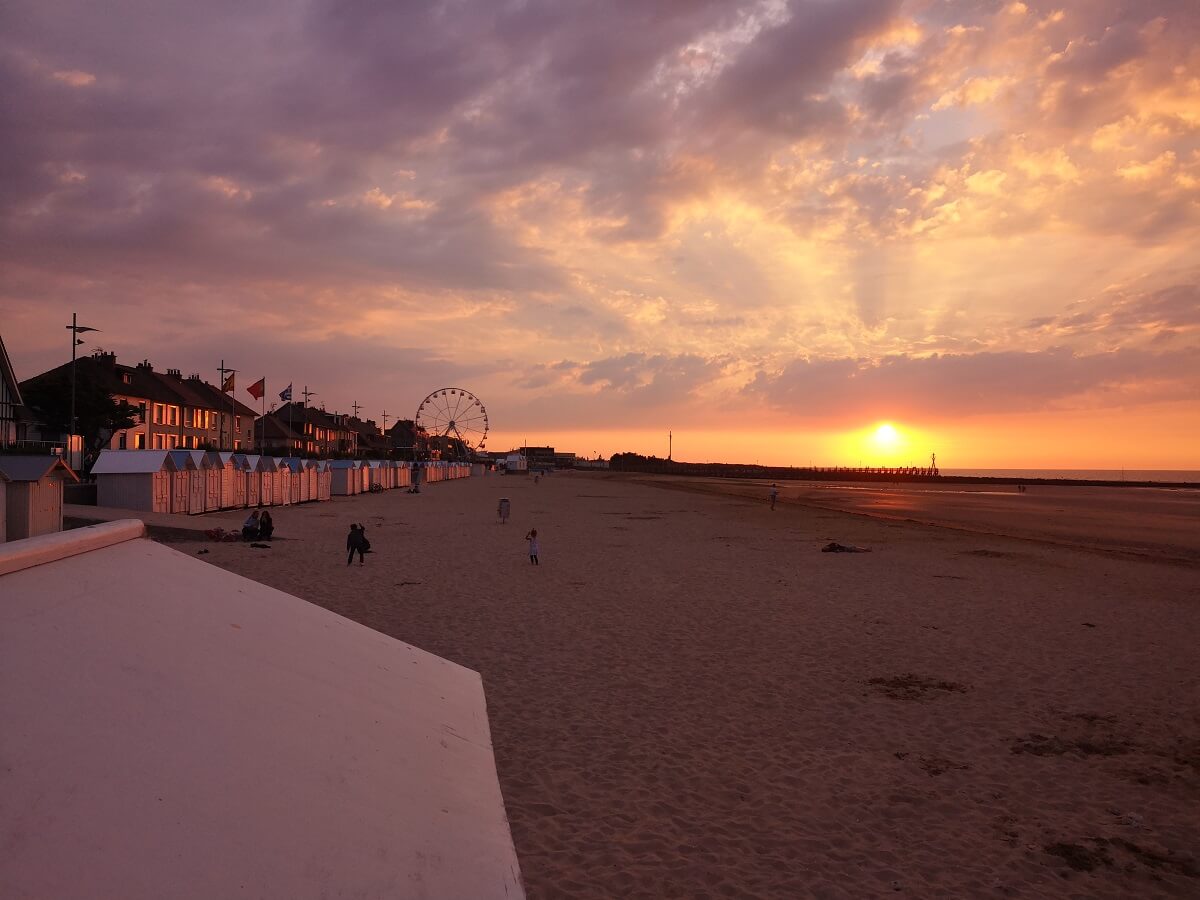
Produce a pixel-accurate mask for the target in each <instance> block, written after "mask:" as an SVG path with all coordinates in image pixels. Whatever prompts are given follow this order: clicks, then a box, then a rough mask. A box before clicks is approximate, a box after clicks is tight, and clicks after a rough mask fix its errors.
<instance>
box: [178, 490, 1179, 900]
mask: <svg viewBox="0 0 1200 900" xmlns="http://www.w3.org/2000/svg"><path fill="white" fill-rule="evenodd" d="M669 481H670V479H664V480H663V482H664V483H653V484H651V483H646V482H647V480H646V479H645V478H644V477H643V478H637V479H635V478H630V477H622V476H614V475H604V474H584V473H570V474H566V473H563V474H556V475H554V476H551V477H548V478H544V479H542V481H541V483H540V484H537V485H535V484H533V482H532V480H531V479H527V478H517V477H508V478H505V477H502V476H488V477H484V478H473V479H468V480H464V481H459V482H448V483H443V484H438V485H432V486H429V487H427V488H426V489H425V490H424V491H423V492H422V494H420V495H419V496H413V495H409V494H405V493H402V492H397V491H393V492H388V493H385V494H382V495H370V496H363V497H356V498H345V499H337V500H335V501H333V502H331V503H324V504H317V505H307V506H303V507H293V508H284V509H281V510H278V511H277V512H276V515H275V520H276V533H277V535H279V537H280V538H281V539H280V540H278V541H276V542H275V543H274V545H273V547H272V549H270V550H255V549H251V548H249V547H248V546H245V545H239V544H212V545H205V546H203V547H201V546H200V545H198V544H195V543H181V544H178V545H177V546H178V548H179V549H181V550H183V551H184V552H188V553H195V552H197V550H199V549H207V550H209V551H210V553H209V554H207V555H205V556H204V557H203V558H205V559H207V560H209V561H211V562H214V563H216V564H217V565H220V566H223V567H225V568H228V569H231V570H233V571H237V572H240V573H242V574H244V575H247V576H248V577H251V578H254V579H256V580H259V581H262V582H264V583H268V584H271V585H274V586H276V587H279V588H282V589H284V590H287V591H290V592H292V593H294V594H297V595H299V596H301V597H305V598H306V599H309V600H311V601H312V602H314V603H318V604H320V605H322V606H325V607H327V608H329V609H332V610H334V611H335V612H338V613H341V614H343V615H346V616H348V617H350V618H352V619H355V620H356V621H359V622H362V623H364V624H366V625H368V626H370V627H372V628H376V629H378V630H380V631H383V632H385V633H387V634H390V635H393V636H395V637H397V638H400V639H402V640H405V641H409V642H411V643H413V644H415V645H417V646H419V647H422V648H424V649H426V650H429V651H431V652H433V653H437V654H439V655H442V656H445V657H448V658H450V659H453V660H455V661H456V662H459V663H462V664H463V665H466V666H469V667H471V668H473V669H476V670H478V671H480V672H481V673H482V675H483V679H484V686H485V690H486V693H487V699H488V707H489V716H490V718H491V727H492V735H493V740H494V743H495V750H496V758H497V764H498V767H499V772H500V781H501V786H502V788H503V791H504V796H505V802H506V805H507V808H508V812H509V817H510V820H511V824H512V830H513V837H514V840H515V842H516V847H517V852H518V854H519V856H520V859H521V865H522V871H523V875H524V878H525V881H526V884H527V886H528V890H529V896H530V897H534V898H557V897H587V898H611V897H646V898H660V897H680V898H683V897H687V898H693V897H695V898H702V897H779V898H791V897H807V896H816V897H847V898H850V897H853V898H860V897H870V896H882V895H885V894H886V895H888V896H913V897H966V896H971V897H1010V896H1028V897H1032V896H1037V897H1114V898H1115V897H1129V896H1139V897H1189V896H1196V895H1197V893H1200V859H1197V848H1198V846H1200V653H1198V652H1197V649H1196V646H1197V642H1196V638H1197V635H1200V599H1198V593H1200V591H1198V586H1200V574H1198V571H1197V569H1196V568H1195V567H1193V566H1190V565H1187V564H1180V563H1174V564H1168V563H1163V562H1158V561H1148V560H1146V559H1139V558H1126V557H1124V556H1122V555H1119V554H1117V553H1113V552H1099V553H1098V552H1095V551H1094V550H1093V551H1086V550H1078V549H1074V548H1070V547H1064V546H1055V545H1051V544H1048V543H1044V542H1032V541H1026V540H1019V539H1015V538H1010V537H1002V536H997V535H988V534H973V533H968V532H965V531H960V530H952V529H947V528H939V527H930V526H925V525H920V524H914V523H909V522H902V521H889V520H883V519H876V518H868V517H864V516H861V515H852V514H849V513H847V512H844V511H836V510H827V509H819V508H813V507H811V506H803V505H800V502H799V500H800V498H799V497H798V496H789V492H788V490H787V488H786V486H785V497H784V502H783V503H781V505H780V507H779V509H777V510H776V511H774V512H771V511H770V510H769V509H768V508H767V504H766V502H765V490H764V489H763V488H762V487H761V485H760V486H752V485H751V486H749V487H751V488H752V490H751V491H750V493H749V494H748V495H747V496H744V497H743V496H731V495H729V494H727V493H696V492H694V490H679V489H678V487H679V485H677V484H676V485H671V484H668V483H665V482H669ZM670 487H674V488H676V489H673V490H672V489H664V488H670ZM726 487H728V485H726ZM745 487H747V485H744V484H738V485H734V486H733V488H734V490H733V493H734V494H737V493H739V492H741V491H742V490H743V489H744V488H745ZM705 490H708V488H705ZM501 496H506V497H509V498H511V500H512V507H513V520H512V522H511V523H510V524H508V525H500V524H499V523H498V520H497V517H496V504H497V500H498V499H499V498H500V497H501ZM1026 498H1033V499H1034V500H1035V501H1036V499H1037V495H1036V494H1035V493H1033V492H1032V491H1031V493H1030V494H1026V495H1023V496H1022V497H1020V498H1019V499H1020V500H1021V501H1024V500H1026ZM1047 500H1049V498H1047ZM894 501H895V498H891V497H884V498H883V499H882V500H880V499H868V500H867V501H866V502H867V503H874V502H884V503H887V504H891V503H893V502H894ZM805 502H811V501H809V500H807V499H806V500H805ZM905 502H910V503H911V502H913V501H911V500H910V499H907V498H906V499H905ZM955 502H960V501H955ZM987 502H989V503H990V502H991V501H990V500H989V501H987ZM891 508H892V507H889V510H890V509H891ZM997 509H998V510H1001V512H996V510H997ZM1003 509H1004V507H1000V506H997V507H995V508H992V507H988V510H989V511H987V512H986V514H984V513H981V514H980V515H981V516H983V518H985V519H986V518H987V517H989V516H997V515H1002V511H1003ZM1021 509H1025V507H1022V508H1021ZM1063 509H1064V510H1065V509H1066V507H1063ZM901 512H904V510H901ZM904 517H907V515H905V516H904ZM1069 518H1070V517H1067V519H1069ZM351 521H363V522H365V523H366V525H367V529H368V535H369V537H370V539H371V541H372V544H373V549H374V551H375V552H373V553H371V554H369V555H368V557H367V564H366V566H365V567H363V568H361V569H360V568H359V567H358V566H357V563H356V564H355V565H354V566H353V567H350V568H347V567H346V565H345V551H344V549H343V548H344V542H345V533H346V530H347V527H348V525H349V523H350V522H351ZM1064 521H1066V519H1064ZM1078 521H1079V523H1080V524H1079V525H1077V526H1073V528H1074V531H1072V532H1071V533H1082V534H1084V535H1085V536H1086V535H1087V533H1088V530H1089V529H1090V528H1091V527H1092V525H1091V524H1089V521H1090V520H1089V519H1088V516H1087V514H1081V518H1079V519H1078ZM531 525H532V526H535V527H537V528H538V530H539V533H540V536H541V565H540V566H538V567H533V566H531V565H530V563H529V559H528V557H527V556H526V545H525V543H524V541H523V540H522V538H523V536H524V534H525V531H526V529H528V528H529V527H530V526H531ZM989 527H990V526H989ZM1114 527H1115V528H1117V529H1118V531H1119V530H1120V529H1126V532H1121V533H1133V534H1137V533H1140V532H1141V531H1142V529H1139V528H1138V527H1137V523H1136V522H1118V523H1116V524H1115V525H1114ZM1010 530H1019V529H1010ZM1106 534H1107V532H1106ZM1102 537H1103V535H1102ZM1115 537H1119V533H1113V534H1109V536H1108V537H1106V538H1104V540H1106V541H1107V540H1111V539H1114V538H1115ZM829 541H839V542H841V543H846V544H857V545H862V546H866V547H870V548H871V550H872V552H870V553H861V554H832V553H822V552H820V548H821V546H823V545H824V544H826V543H828V542H829ZM1172 546H1174V545H1172Z"/></svg>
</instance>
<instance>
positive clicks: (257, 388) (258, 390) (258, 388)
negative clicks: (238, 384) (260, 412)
mask: <svg viewBox="0 0 1200 900" xmlns="http://www.w3.org/2000/svg"><path fill="white" fill-rule="evenodd" d="M266 392H267V379H265V378H260V379H258V381H256V382H254V384H252V385H250V387H248V388H246V393H247V394H249V395H250V396H251V397H253V398H254V399H255V400H261V399H262V398H263V394H265V393H266Z"/></svg>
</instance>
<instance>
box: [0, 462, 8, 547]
mask: <svg viewBox="0 0 1200 900" xmlns="http://www.w3.org/2000/svg"><path fill="white" fill-rule="evenodd" d="M6 485H7V482H6V481H5V480H4V477H3V476H2V475H0V544H3V543H4V542H5V541H7V540H8V527H7V526H6V524H5V523H6V522H7V521H8V504H7V503H5V500H4V492H5V486H6Z"/></svg>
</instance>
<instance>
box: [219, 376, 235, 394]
mask: <svg viewBox="0 0 1200 900" xmlns="http://www.w3.org/2000/svg"><path fill="white" fill-rule="evenodd" d="M234 374H235V373H232V372H231V373H230V374H229V377H228V378H226V379H225V383H224V384H222V385H221V390H222V391H224V392H225V393H226V394H228V393H229V392H230V391H232V390H233V376H234Z"/></svg>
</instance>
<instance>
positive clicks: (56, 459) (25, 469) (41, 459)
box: [0, 456, 79, 481]
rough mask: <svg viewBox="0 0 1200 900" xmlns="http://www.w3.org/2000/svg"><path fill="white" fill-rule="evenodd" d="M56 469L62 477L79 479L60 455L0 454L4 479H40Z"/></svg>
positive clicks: (0, 471) (0, 467)
mask: <svg viewBox="0 0 1200 900" xmlns="http://www.w3.org/2000/svg"><path fill="white" fill-rule="evenodd" d="M57 471H62V472H63V478H66V479H70V480H71V481H78V480H79V476H78V475H76V474H75V473H74V472H73V471H71V467H70V466H68V465H67V464H66V463H65V462H63V460H62V457H60V456H0V474H3V475H4V478H5V480H6V481H41V480H42V479H43V478H45V477H46V476H47V475H49V474H50V473H52V472H57Z"/></svg>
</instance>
